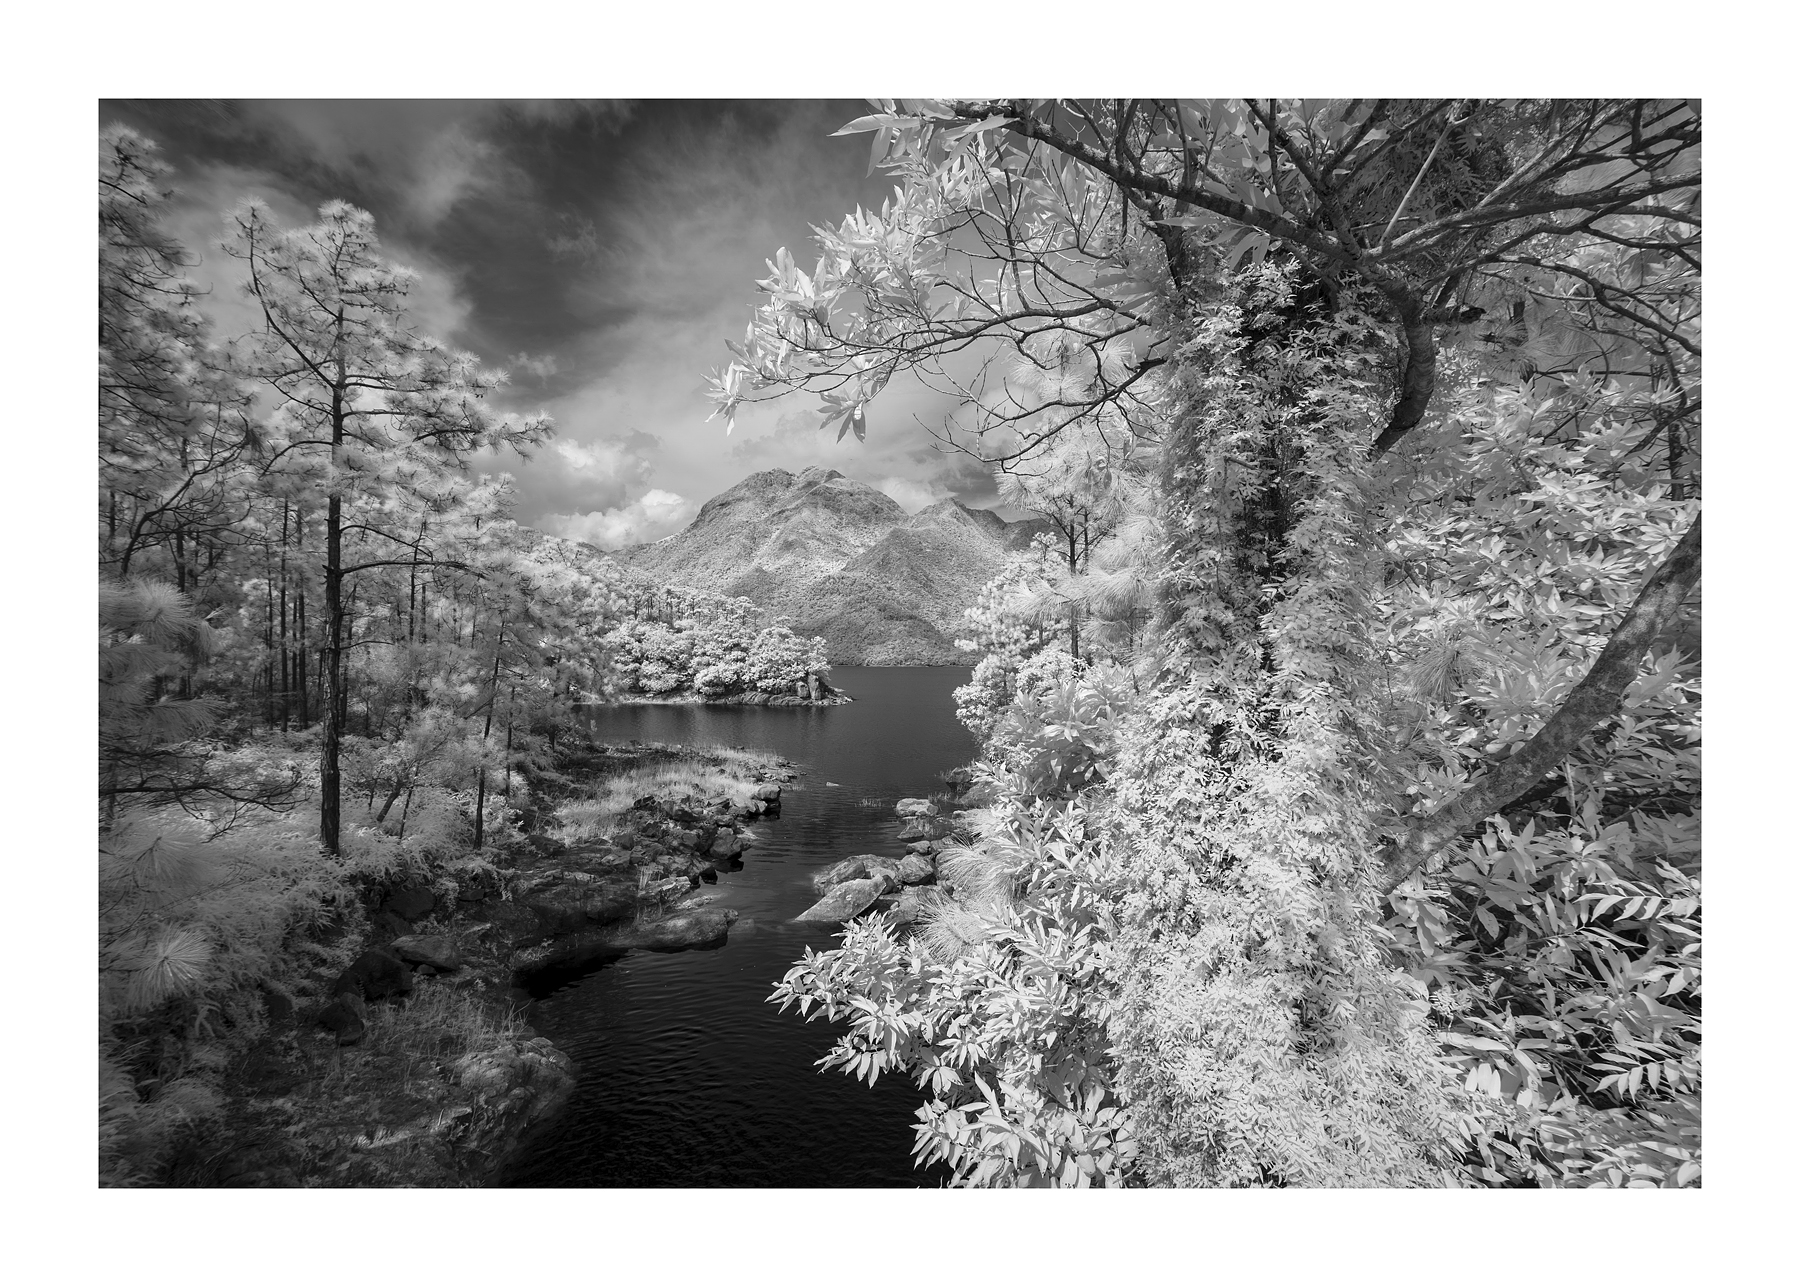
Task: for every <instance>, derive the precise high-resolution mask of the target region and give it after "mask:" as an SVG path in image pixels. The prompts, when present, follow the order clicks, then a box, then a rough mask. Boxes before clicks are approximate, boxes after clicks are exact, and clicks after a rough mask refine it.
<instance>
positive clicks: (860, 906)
mask: <svg viewBox="0 0 1800 1287" xmlns="http://www.w3.org/2000/svg"><path fill="white" fill-rule="evenodd" d="M886 888H887V883H886V882H885V881H883V880H879V879H875V878H871V879H868V880H847V881H845V882H844V883H843V884H841V885H838V886H836V887H835V888H833V889H832V891H831V892H830V893H829V894H827V895H825V897H823V898H821V899H820V900H819V901H818V902H816V903H814V904H813V905H812V906H811V907H809V908H807V909H806V910H805V911H803V912H801V913H800V914H799V915H798V916H796V917H794V919H795V920H797V921H807V922H813V923H818V924H828V925H841V924H843V923H844V922H845V921H847V920H849V919H851V918H852V917H854V916H856V915H857V914H858V913H860V912H863V911H865V910H867V908H868V906H869V904H871V903H873V902H874V901H875V900H876V899H877V898H879V897H880V896H881V894H882V893H883V892H884V891H885V890H886Z"/></svg>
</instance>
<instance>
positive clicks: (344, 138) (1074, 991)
mask: <svg viewBox="0 0 1800 1287" xmlns="http://www.w3.org/2000/svg"><path fill="white" fill-rule="evenodd" d="M887 79H888V80H889V81H891V80H892V79H893V78H892V77H889V78H887ZM927 79H929V78H927ZM1016 79H1017V78H1016V77H1011V76H1002V77H999V78H998V82H997V83H1000V84H1007V83H1011V81H1012V80H1016ZM1278 79H1279V80H1280V81H1281V83H1284V84H1293V83H1295V82H1296V81H1297V80H1300V79H1301V78H1296V77H1291V76H1289V77H1281V78H1278ZM1366 79H1367V80H1368V81H1369V83H1371V84H1378V83H1379V82H1380V77H1377V76H1372V75H1371V76H1369V77H1367V78H1366ZM1451 79H1452V81H1453V80H1454V77H1452V78H1451ZM1665 79H1668V78H1665ZM1114 80H1115V83H1116V82H1118V80H1119V78H1118V77H1117V76H1115V78H1114ZM1209 81H1210V82H1215V83H1216V82H1218V81H1219V78H1218V77H1217V76H1211V77H1196V78H1195V81H1194V83H1195V84H1205V83H1208V82H1209ZM595 83H596V84H597V85H603V84H604V78H603V77H596V78H595ZM1150 83H1151V82H1148V81H1146V85H1148V84H1150ZM1156 83H1164V82H1162V81H1157V82H1156ZM1333 83H1334V84H1341V83H1342V78H1339V79H1338V81H1336V82H1333ZM1701 125H1702V104H1701V100H1700V99H1699V98H1688V97H1636V98H1632V97H1578V96H1558V97H1537V98H1531V97H1521V98H1506V97H1466V98H1455V97H1422V96H1418V97H1386V98H1384V97H1321V98H1299V97H1288V98H1206V97H1197V98H1154V97H1145V98H1129V97H1117V98H1107V97H1086V98H1082V97H1071V98H881V97H874V98H846V99H837V98H805V97H792V98H778V97H777V98H751V97H664V98H634V99H615V98H596V99H572V98H546V99H522V98H493V99H475V98H454V99H425V98H344V97H316V98H303V99H286V98H283V99H275V98H198V97H193V98H182V97H161V98H126V97H120V98H102V99H101V100H100V101H99V112H98V199H99V266H98V286H99V290H98V301H99V317H98V323H99V325H98V334H99V397H98V402H99V421H98V426H99V427H98V461H99V466H98V507H97V517H98V542H97V545H98V558H99V568H98V587H99V593H98V622H99V689H98V692H99V703H98V748H99V753H98V768H97V783H98V790H97V793H96V799H97V830H98V851H99V852H98V918H99V919H98V950H99V960H98V1033H99V1037H98V1045H99V1051H98V1055H99V1087H98V1185H99V1187H100V1188H102V1189H112V1188H123V1189H165V1190H177V1189H181V1190H186V1189H201V1190H230V1189H250V1190H275V1189H283V1190H286V1189H319V1188H323V1189H371V1188H373V1189H403V1188H404V1189H490V1190H507V1189H513V1190H537V1191H545V1190H592V1189H626V1190H662V1189H676V1190H682V1189H693V1190H710V1189H732V1190H769V1189H773V1190H831V1189H883V1190H893V1189H945V1188H949V1189H964V1188H975V1189H987V1188H1005V1189H1013V1188H1077V1189H1082V1188H1123V1189H1163V1190H1169V1189H1234V1190H1243V1189H1312V1190H1324V1189H1331V1190H1338V1189H1361V1190H1371V1189H1373V1190H1402V1189H1436V1190H1444V1189H1456V1190H1479V1189H1539V1190H1543V1189H1630V1190H1636V1189H1669V1190H1696V1189H1699V1188H1701V1187H1702V1182H1703V1172H1702V1148H1701V1139H1702V1132H1701V1116H1702V1114H1701V1085H1702V1083H1701V1067H1702V1063H1701V1013H1702V1003H1701V998H1702V950H1701V940H1702V936H1701V919H1702V917H1701V883H1702V882H1701V872H1702V866H1701V810H1700V803H1701V755H1702V751H1701V748H1702V732H1701V655H1702V630H1701V575H1700V573H1701V509H1702V494H1703V484H1704V481H1705V477H1706V451H1705V446H1706V444H1705V439H1704V436H1703V434H1702V431H1701V425H1702V415H1701V412H1702V406H1703V404H1704V402H1705V388H1704V383H1703V377H1702V363H1701V331H1702V328H1701V220H1702V215H1703V211H1702V200H1701V190H1702V182H1701V178H1702V174H1701ZM1770 378H1772V377H1770ZM78 481H80V482H82V483H83V485H85V480H78ZM81 503H82V504H85V500H84V501H82V502H81ZM71 539H72V541H73V543H74V544H77V545H79V543H80V539H79V538H75V537H72V538H71ZM82 575H83V577H85V575H86V573H85V572H83V573H82ZM72 602H73V601H72ZM71 615H78V614H77V613H74V612H73V609H72V610H71ZM74 1147H75V1148H76V1150H77V1151H81V1149H83V1148H85V1143H84V1142H78V1143H77V1144H76V1145H75V1146H74ZM118 1200H119V1201H125V1200H127V1199H124V1198H120V1199H118ZM133 1200H135V1199H133ZM707 1200H708V1199H706V1198H704V1195H702V1197H701V1201H707ZM1098 1200H1099V1199H1081V1201H1084V1202H1092V1201H1098ZM1119 1200H1120V1201H1128V1200H1129V1199H1125V1198H1121V1199H1119ZM1470 1200H1471V1199H1466V1198H1463V1199H1457V1201H1458V1202H1461V1203H1465V1204H1466V1203H1467V1202H1468V1201H1470ZM1634 1200H1635V1199H1634ZM1034 1201H1044V1199H1034ZM1194 1202H1195V1204H1196V1205H1194V1206H1192V1207H1191V1208H1181V1209H1182V1210H1190V1209H1191V1210H1192V1211H1193V1212H1195V1213H1200V1212H1204V1211H1207V1210H1208V1209H1209V1208H1207V1207H1206V1206H1205V1205H1204V1201H1203V1200H1202V1199H1199V1198H1195V1199H1194ZM863 1203H866V1199H862V1200H859V1205H858V1206H856V1207H843V1206H837V1207H833V1208H830V1209H831V1210H833V1211H837V1212H840V1213H843V1214H840V1215H838V1216H836V1217H833V1219H834V1220H851V1219H854V1220H856V1221H857V1222H861V1221H862V1220H863V1219H864V1216H863V1215H862V1214H857V1215H855V1216H851V1215H850V1214H848V1213H849V1212H851V1211H857V1212H869V1211H873V1210H874V1208H873V1207H870V1206H866V1205H862V1204H863ZM1160 1209H1162V1210H1170V1209H1171V1208H1167V1207H1164V1208H1160ZM1663 1209H1665V1208H1659V1210H1663ZM908 1210H914V1209H913V1208H908ZM933 1210H934V1211H937V1212H940V1214H937V1215H933V1216H932V1217H930V1218H931V1219H932V1220H938V1219H943V1218H947V1217H948V1215H949V1213H950V1212H951V1210H952V1209H951V1208H933ZM954 1210H956V1211H963V1210H968V1209H967V1208H960V1207H959V1208H955V1209H954ZM1059 1210H1061V1211H1065V1212H1066V1211H1067V1210H1068V1208H1059ZM1459 1210H1463V1211H1468V1210H1470V1208H1468V1207H1467V1206H1466V1205H1465V1206H1463V1207H1459ZM1612 1210H1613V1211H1615V1212H1617V1211H1618V1210H1619V1208H1612ZM1515 1211H1516V1209H1515ZM1206 1218H1209V1217H1203V1216H1201V1215H1199V1214H1196V1215H1195V1216H1194V1219H1196V1220H1203V1219H1206ZM1210 1218H1214V1219H1216V1217H1210ZM1480 1218H1482V1219H1486V1218H1487V1217H1480ZM1494 1218H1495V1219H1496V1220H1498V1217H1497V1216H1496V1217H1494ZM1632 1218H1633V1219H1635V1218H1636V1217H1632ZM1497 1227H1498V1226H1497V1225H1496V1226H1495V1228H1497ZM792 1232H793V1233H794V1235H795V1237H796V1238H803V1239H810V1238H811V1237H813V1236H814V1231H813V1230H812V1229H811V1228H810V1227H809V1226H805V1225H797V1226H795V1227H794V1228H793V1230H792ZM617 1234H618V1230H617V1229H615V1235H614V1236H617ZM1492 1234H1493V1229H1490V1230H1489V1235H1490V1236H1492ZM1471 1254H1476V1255H1479V1254H1480V1253H1479V1252H1472V1253H1471ZM677 1279H678V1280H679V1275H677Z"/></svg>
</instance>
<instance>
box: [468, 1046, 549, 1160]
mask: <svg viewBox="0 0 1800 1287" xmlns="http://www.w3.org/2000/svg"><path fill="white" fill-rule="evenodd" d="M454 1072H455V1076H456V1079H457V1082H458V1084H459V1085H461V1087H462V1089H463V1091H464V1093H466V1094H467V1095H469V1097H470V1098H471V1099H472V1100H473V1101H474V1103H475V1105H477V1106H479V1107H480V1108H481V1110H482V1111H481V1112H478V1113H470V1111H469V1107H468V1106H464V1107H462V1108H460V1109H454V1110H452V1111H451V1113H450V1117H451V1118H456V1117H458V1116H462V1117H465V1118H466V1119H467V1121H466V1129H467V1131H468V1135H467V1136H466V1137H465V1138H464V1139H462V1140H461V1141H460V1146H461V1147H462V1148H465V1149H469V1150H473V1151H475V1152H478V1153H480V1154H482V1155H485V1156H487V1157H491V1158H493V1159H494V1164H495V1165H496V1166H497V1165H499V1164H500V1163H501V1162H503V1161H504V1159H505V1158H506V1156H507V1155H508V1154H510V1153H512V1152H513V1151H514V1150H515V1149H516V1148H517V1146H518V1143H519V1141H520V1139H521V1138H522V1137H524V1135H525V1134H526V1132H527V1130H529V1129H530V1128H531V1127H533V1126H535V1125H537V1124H540V1123H542V1122H545V1121H547V1120H548V1119H549V1118H551V1117H552V1116H554V1115H555V1114H556V1113H557V1112H558V1111H559V1110H560V1109H561V1108H562V1106H563V1105H564V1104H565V1103H567V1102H568V1099H569V1096H570V1095H571V1094H572V1093H573V1092H574V1090H575V1064H574V1061H573V1060H572V1059H570V1058H569V1056H568V1055H566V1054H564V1053H563V1052H562V1051H560V1050H558V1049H557V1048H556V1047H555V1046H553V1045H551V1044H550V1042H549V1041H547V1040H545V1039H544V1038H543V1037H531V1038H528V1039H524V1040H517V1041H513V1042H510V1043H507V1044H506V1045H502V1046H500V1047H498V1048H496V1049H493V1050H484V1051H482V1052H480V1053H479V1054H471V1055H464V1056H463V1057H462V1058H461V1059H459V1060H458V1061H457V1062H456V1066H455V1069H454Z"/></svg>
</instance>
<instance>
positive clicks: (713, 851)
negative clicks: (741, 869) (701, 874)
mask: <svg viewBox="0 0 1800 1287" xmlns="http://www.w3.org/2000/svg"><path fill="white" fill-rule="evenodd" d="M706 852H707V853H708V854H709V855H710V856H711V857H714V858H735V857H737V856H738V855H739V854H741V853H743V852H744V841H743V837H741V836H739V835H738V834H737V832H735V831H725V830H721V831H720V832H719V834H718V835H716V836H714V837H713V842H712V844H711V845H709V846H708V847H707V850H706Z"/></svg>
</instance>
